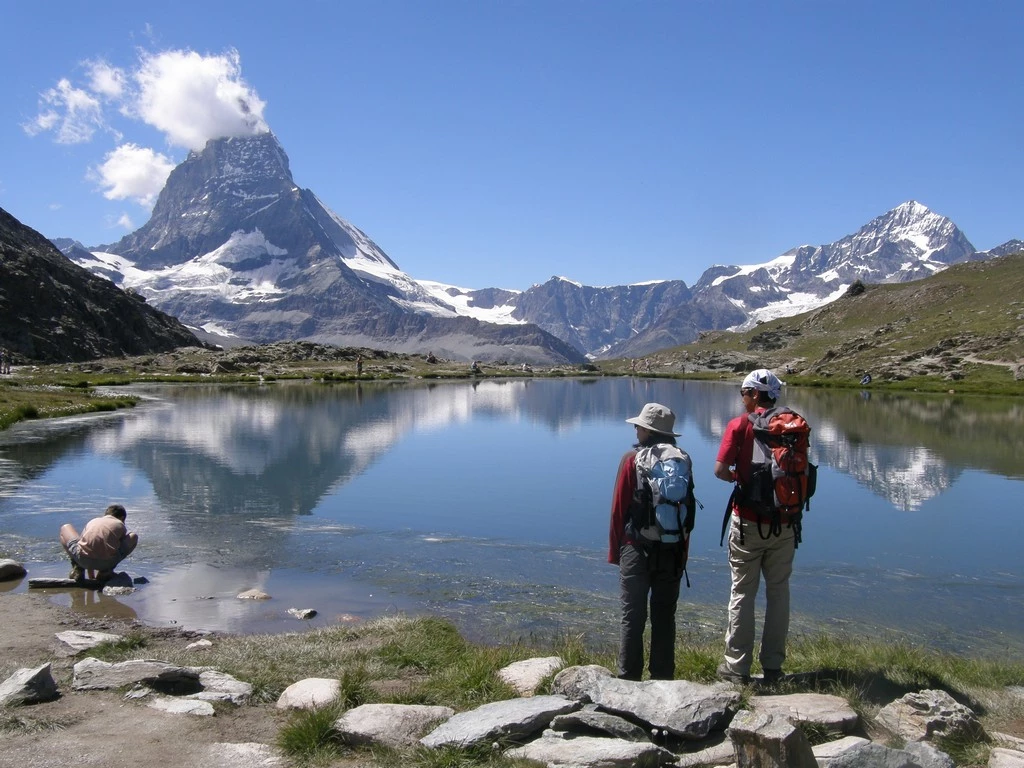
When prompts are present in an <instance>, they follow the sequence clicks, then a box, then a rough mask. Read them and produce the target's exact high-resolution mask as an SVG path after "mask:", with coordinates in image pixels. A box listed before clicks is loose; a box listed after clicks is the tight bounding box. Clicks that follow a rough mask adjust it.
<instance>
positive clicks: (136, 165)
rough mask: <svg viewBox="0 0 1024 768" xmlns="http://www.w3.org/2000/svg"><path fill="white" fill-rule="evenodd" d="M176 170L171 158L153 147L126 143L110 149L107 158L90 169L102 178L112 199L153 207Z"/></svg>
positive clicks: (104, 186) (104, 194)
mask: <svg viewBox="0 0 1024 768" xmlns="http://www.w3.org/2000/svg"><path fill="white" fill-rule="evenodd" d="M172 170H174V163H173V162H172V161H171V159H170V158H168V157H166V156H165V155H162V154H160V153H158V152H155V151H154V150H152V149H150V148H149V147H140V146H137V145H135V144H130V143H129V144H122V145H121V146H120V147H118V148H117V149H115V150H114V151H113V152H108V153H107V155H106V157H105V158H104V159H103V162H102V163H100V165H98V166H97V167H96V168H94V169H93V170H92V171H91V172H90V178H95V179H96V180H97V181H99V183H100V186H101V187H102V188H103V196H104V197H106V198H107V199H108V200H134V201H135V202H137V203H138V204H139V205H143V206H146V207H151V206H152V205H153V203H154V202H156V198H157V195H159V194H160V190H161V189H163V186H164V182H166V181H167V176H168V174H170V172H171V171H172Z"/></svg>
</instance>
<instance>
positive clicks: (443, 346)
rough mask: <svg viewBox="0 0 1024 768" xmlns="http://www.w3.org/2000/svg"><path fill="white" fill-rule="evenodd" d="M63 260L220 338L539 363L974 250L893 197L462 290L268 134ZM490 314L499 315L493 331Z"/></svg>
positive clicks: (737, 319)
mask: <svg viewBox="0 0 1024 768" xmlns="http://www.w3.org/2000/svg"><path fill="white" fill-rule="evenodd" d="M57 242H58V243H59V244H60V246H61V248H62V250H63V251H64V252H65V253H66V255H68V257H69V258H71V259H72V260H74V261H75V262H76V263H78V264H80V265H81V266H84V267H86V268H87V269H90V270H92V271H94V272H96V273H98V274H103V275H105V276H107V277H109V278H110V279H112V280H113V281H114V282H116V283H118V284H119V285H121V286H122V287H125V288H129V287H130V288H133V289H134V290H136V291H137V292H139V293H140V294H141V295H144V296H146V297H147V298H148V299H149V300H150V301H151V302H152V303H153V304H154V305H156V306H159V307H160V308H161V309H163V310H164V311H166V312H168V313H171V314H173V315H175V316H177V317H179V318H180V319H182V321H183V322H185V323H187V324H189V325H190V326H195V327H197V328H200V329H203V331H205V332H208V333H210V334H213V335H214V337H215V338H216V339H217V341H218V343H221V344H223V345H226V346H230V345H236V344H241V343H246V342H257V343H268V342H274V341H283V340H309V341H314V342H319V343H332V344H338V345H345V346H368V347H376V348H381V349H386V350H390V351H397V352H418V353H426V352H427V351H433V352H435V353H436V354H440V355H442V356H444V357H449V358H453V359H463V360H470V359H481V360H510V361H512V362H518V361H522V362H530V363H539V364H551V363H559V362H579V361H580V360H582V359H583V356H584V355H585V356H587V357H589V358H591V359H594V358H616V357H639V356H645V355H648V354H651V353H653V352H655V351H657V350H659V349H664V348H666V347H671V346H675V345H679V344H684V343H689V342H691V341H693V340H695V339H696V338H698V336H699V335H700V334H701V333H702V332H705V331H709V330H721V329H727V328H733V329H736V328H744V327H748V326H752V325H754V324H755V323H756V322H758V321H763V320H766V319H771V318H774V317H780V316H789V315H793V314H796V313H798V312H801V311H804V310H807V309H812V308H815V307H819V306H822V305H824V304H826V303H828V302H829V301H832V300H835V298H837V297H838V296H840V295H842V293H843V291H844V290H845V289H846V288H847V287H848V286H849V285H850V284H851V283H852V282H853V281H855V280H861V281H863V282H868V283H889V282H905V281H910V280H916V279H920V278H922V277H924V276H927V275H931V274H935V273H936V272H938V271H941V270H943V269H945V268H947V267H948V266H949V265H950V264H954V263H960V262H964V261H970V260H975V259H980V258H987V257H990V256H998V255H1001V254H1002V253H1004V252H1013V251H1014V249H1015V248H1016V246H1015V245H1014V243H1019V242H1020V241H1010V242H1009V243H1006V244H1004V245H1003V246H999V247H998V248H995V249H992V250H991V251H988V252H978V251H977V250H976V249H975V248H974V246H973V245H972V244H971V243H970V242H969V241H968V239H967V237H966V236H965V235H964V233H963V232H961V231H960V230H959V229H958V228H957V227H956V225H955V224H953V222H952V221H951V220H949V219H948V218H946V217H944V216H941V215H939V214H936V213H934V212H932V211H930V210H929V209H928V208H927V207H925V206H924V205H922V204H920V203H918V202H915V201H908V202H906V203H903V204H902V205H900V206H897V207H896V208H894V209H893V210H891V211H889V212H887V213H885V214H883V215H881V216H879V217H876V218H875V219H873V220H872V221H871V222H869V223H868V224H866V225H864V226H863V227H861V228H860V229H859V230H858V231H857V232H855V233H854V234H851V235H848V236H846V237H844V238H842V239H840V240H837V241H835V242H833V243H828V244H824V245H818V246H811V245H802V246H799V247H797V248H793V249H790V250H789V251H787V252H785V253H784V254H782V255H780V256H778V257H776V258H774V259H772V260H770V261H767V262H762V263H755V264H749V265H747V266H736V265H731V266H730V265H714V266H712V267H709V268H708V269H707V270H706V271H705V272H704V274H702V275H701V277H700V279H699V280H698V281H697V283H696V284H695V285H694V286H692V287H690V286H687V284H686V283H685V282H683V281H682V280H674V279H666V280H663V281H656V282H651V283H644V284H636V285H625V286H610V287H595V286H585V285H581V284H579V283H575V282H573V281H571V280H568V279H565V278H559V277H554V278H551V279H550V280H548V281H547V282H545V283H542V284H538V285H534V286H532V287H531V288H529V289H528V290H526V291H509V290H503V289H497V288H484V289H479V290H476V289H472V290H471V289H464V288H458V287H455V286H450V285H443V284H439V283H436V282H432V281H429V280H421V279H415V278H412V277H410V276H409V275H407V274H406V273H404V272H403V271H402V270H401V269H400V268H399V267H398V265H397V264H396V263H395V262H394V261H393V260H392V259H391V258H390V257H389V256H388V255H387V254H385V253H384V252H383V251H382V250H381V249H380V248H379V247H378V246H377V245H376V244H375V243H373V241H372V240H371V239H370V238H369V237H367V235H366V234H365V233H363V232H361V231H360V230H359V229H358V228H356V227H354V226H352V225H351V224H350V223H348V222H346V221H345V220H344V219H342V218H341V217H339V216H337V215H336V214H334V213H333V212H332V211H330V210H329V209H328V208H327V207H326V206H325V205H324V204H323V203H322V202H321V201H320V200H319V199H318V198H317V197H316V195H315V194H313V193H312V192H311V191H310V190H304V189H300V188H299V187H298V186H297V185H296V184H295V182H294V180H293V179H292V176H291V172H290V170H289V166H288V158H287V155H286V154H285V152H284V149H283V148H282V147H281V145H280V144H279V143H278V141H277V139H276V138H275V137H274V136H273V134H270V133H265V134H260V135H258V136H251V137H243V138H238V137H236V138H231V139H216V140H213V141H210V142H209V143H208V144H207V146H206V148H205V149H204V150H203V151H202V152H193V153H192V154H191V155H190V156H189V157H188V159H187V160H186V161H185V162H183V163H182V164H181V165H180V166H178V167H177V168H176V169H175V170H174V171H173V172H172V173H171V176H170V177H169V178H168V181H167V184H166V186H165V188H164V190H163V192H162V193H161V195H160V197H159V199H158V201H157V204H156V206H155V207H154V210H153V215H152V217H151V219H150V220H149V221H148V222H147V223H146V224H145V225H144V226H143V227H141V228H140V229H139V230H137V231H135V232H133V233H131V234H129V235H127V236H126V237H124V238H122V239H121V240H120V241H118V242H117V243H113V244H110V245H106V246H100V247H97V248H89V249H84V248H81V247H79V244H77V243H74V242H72V241H66V240H61V241H57ZM499 329H500V330H499Z"/></svg>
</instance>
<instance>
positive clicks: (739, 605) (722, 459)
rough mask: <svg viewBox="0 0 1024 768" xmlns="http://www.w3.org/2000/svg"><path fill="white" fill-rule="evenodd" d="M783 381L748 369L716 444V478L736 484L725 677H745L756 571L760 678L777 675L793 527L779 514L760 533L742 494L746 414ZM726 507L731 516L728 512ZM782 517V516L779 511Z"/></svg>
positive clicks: (747, 466)
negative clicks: (737, 410) (739, 404)
mask: <svg viewBox="0 0 1024 768" xmlns="http://www.w3.org/2000/svg"><path fill="white" fill-rule="evenodd" d="M781 389H782V382H781V381H780V380H779V378H778V377H777V376H776V375H775V374H774V373H772V372H771V371H768V370H766V369H764V368H760V369H758V370H756V371H752V372H751V373H750V374H748V375H747V377H746V378H745V379H743V383H742V384H741V385H740V398H741V399H742V401H743V407H744V413H743V414H742V415H741V416H737V417H736V418H734V419H732V420H731V421H730V422H729V423H728V424H727V425H726V427H725V434H724V435H722V441H721V444H720V445H719V448H718V456H717V458H716V461H715V477H717V478H718V479H719V480H724V481H725V482H727V483H736V489H735V490H734V491H733V495H732V496H730V498H729V507H728V508H727V510H726V514H727V515H729V517H728V518H727V522H723V530H724V526H725V525H726V524H728V525H729V532H728V536H729V571H730V573H731V577H732V578H731V581H732V589H731V594H730V597H729V611H728V628H727V629H726V635H725V659H724V661H723V662H722V663H721V664H720V665H719V666H718V676H719V677H720V678H721V679H723V680H727V681H730V682H736V683H748V682H750V667H751V664H752V663H753V659H754V602H755V599H756V597H757V589H758V586H759V585H760V580H761V576H762V575H763V576H764V583H765V599H766V608H765V617H764V628H763V630H762V634H761V650H760V662H761V667H762V668H763V670H764V677H763V679H762V681H763V682H765V683H772V682H776V681H778V680H780V679H781V677H782V663H783V662H784V661H785V659H786V637H787V635H788V633H789V577H790V574H791V573H792V572H793V555H794V551H795V549H796V530H795V529H794V526H793V525H791V524H786V523H787V520H786V519H782V521H781V522H782V523H783V524H782V525H781V526H779V528H780V529H778V530H777V529H774V528H773V527H771V526H769V527H768V535H767V537H765V535H764V533H762V526H761V525H760V518H759V516H758V514H757V512H755V511H754V509H753V507H752V506H751V505H750V503H749V502H748V501H746V496H745V494H744V493H743V490H744V488H745V487H746V486H747V484H748V482H749V481H750V478H751V465H752V460H753V454H754V431H753V425H752V422H751V421H750V419H749V418H748V415H749V414H752V413H755V412H758V411H764V410H767V409H769V408H774V407H775V401H776V400H778V398H779V393H780V392H781ZM730 509H731V515H730V514H729V513H730ZM783 518H785V515H783Z"/></svg>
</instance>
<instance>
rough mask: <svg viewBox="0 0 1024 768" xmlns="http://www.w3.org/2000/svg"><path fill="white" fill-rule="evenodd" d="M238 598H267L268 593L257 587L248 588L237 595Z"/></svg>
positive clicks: (268, 596) (268, 597)
mask: <svg viewBox="0 0 1024 768" xmlns="http://www.w3.org/2000/svg"><path fill="white" fill-rule="evenodd" d="M237 597H238V599H239V600H269V599H270V595H268V594H267V593H266V592H262V591H260V590H258V589H249V590H246V591H245V592H241V593H239V594H238V595H237Z"/></svg>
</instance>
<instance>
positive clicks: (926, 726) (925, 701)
mask: <svg viewBox="0 0 1024 768" xmlns="http://www.w3.org/2000/svg"><path fill="white" fill-rule="evenodd" d="M875 722H877V723H878V724H879V725H881V726H882V727H883V728H886V729H887V730H889V731H891V732H892V733H894V734H896V735H897V736H900V737H902V738H903V739H906V740H907V741H929V740H931V739H933V738H934V737H936V736H954V737H957V738H965V739H977V738H980V737H981V736H982V735H983V734H984V731H983V729H982V727H981V723H980V722H978V718H977V717H976V716H975V714H974V712H972V711H971V710H970V709H969V708H968V707H965V706H964V705H963V704H960V703H959V702H958V701H956V700H955V699H954V698H953V697H952V696H950V695H949V694H948V693H946V692H945V691H937V690H926V691H918V692H917V693H908V694H907V695H906V696H904V697H903V698H901V699H897V700H896V701H893V702H890V703H889V704H886V705H885V706H884V707H882V709H881V710H879V712H878V714H877V715H876V716H875Z"/></svg>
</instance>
